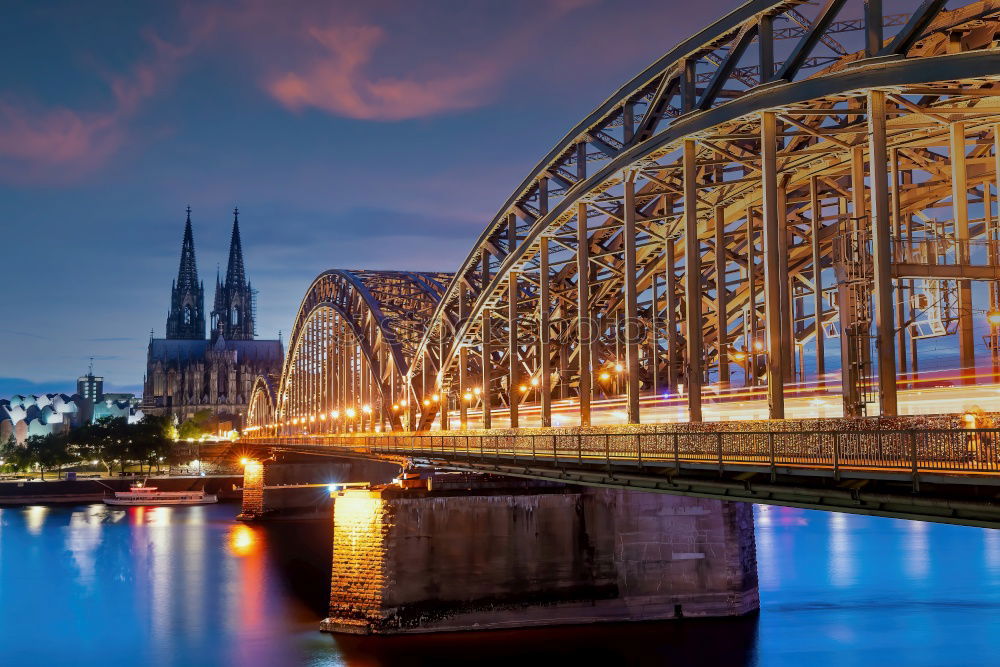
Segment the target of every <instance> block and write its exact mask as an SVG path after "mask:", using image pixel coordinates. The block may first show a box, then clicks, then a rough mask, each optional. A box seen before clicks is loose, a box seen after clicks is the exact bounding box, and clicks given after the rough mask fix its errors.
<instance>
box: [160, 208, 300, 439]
mask: <svg viewBox="0 0 1000 667" xmlns="http://www.w3.org/2000/svg"><path fill="white" fill-rule="evenodd" d="M213 304H214V305H213V308H212V312H211V313H210V314H209V317H208V318H207V319H208V321H209V322H210V324H211V331H210V335H209V336H207V337H206V335H205V323H206V317H205V285H204V283H202V282H201V281H200V280H199V279H198V266H197V263H196V262H195V255H194V232H193V231H192V229H191V209H190V207H189V208H188V209H187V220H186V221H185V223H184V240H183V242H182V243H181V262H180V268H179V269H178V271H177V279H176V280H174V283H173V286H172V288H171V293H170V311H169V312H168V313H167V327H166V337H165V338H152V337H151V338H150V339H149V350H148V353H147V358H146V359H147V361H146V378H145V382H144V390H143V411H144V412H146V413H147V414H157V415H172V416H174V417H176V419H177V420H178V421H184V420H185V419H187V418H189V417H191V416H192V415H193V414H194V413H196V412H199V411H201V410H209V411H211V412H212V413H213V414H215V415H216V416H218V417H219V418H221V419H224V420H227V421H231V422H232V423H233V424H234V425H235V426H236V427H237V428H238V427H240V426H242V424H243V419H244V417H245V413H246V407H247V403H248V402H249V400H250V392H251V391H252V390H253V383H254V379H255V378H256V377H257V376H258V375H264V376H268V375H271V376H274V377H278V376H280V375H281V364H282V362H283V361H284V350H283V349H282V345H281V341H280V340H256V334H257V331H256V326H255V324H256V323H255V310H256V300H255V298H254V290H253V288H252V287H251V286H250V282H249V281H248V280H247V277H246V269H245V267H244V264H243V246H242V243H241V241H240V222H239V209H236V210H234V211H233V234H232V238H231V240H230V243H229V262H228V265H227V266H226V277H225V280H221V279H220V277H219V276H218V275H217V276H216V278H215V301H214V302H213Z"/></svg>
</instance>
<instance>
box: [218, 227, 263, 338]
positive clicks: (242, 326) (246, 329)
mask: <svg viewBox="0 0 1000 667" xmlns="http://www.w3.org/2000/svg"><path fill="white" fill-rule="evenodd" d="M254 335H255V326H254V299H253V290H251V288H250V284H249V283H248V282H247V277H246V269H245V267H244V265H243V244H242V242H241V240H240V210H239V209H238V208H234V209H233V235H232V238H231V240H230V242H229V264H228V266H227V267H226V277H225V280H223V281H222V283H221V284H219V282H218V279H217V280H216V286H215V308H214V309H213V310H212V340H216V339H217V338H219V337H220V336H221V337H225V339H226V340H253V339H254Z"/></svg>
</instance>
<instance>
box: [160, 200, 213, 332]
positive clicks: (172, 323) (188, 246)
mask: <svg viewBox="0 0 1000 667" xmlns="http://www.w3.org/2000/svg"><path fill="white" fill-rule="evenodd" d="M204 301H205V290H204V287H203V286H202V284H201V282H200V281H199V280H198V265H197V263H196V262H195V257H194V232H193V231H192V230H191V207H190V206H188V207H187V218H186V219H185V221H184V240H183V241H182V242H181V262H180V267H179V268H178V269H177V280H175V281H174V284H173V286H172V288H171V295H170V313H169V314H168V315H167V338H181V339H195V340H198V339H203V338H204V337H205V302H204Z"/></svg>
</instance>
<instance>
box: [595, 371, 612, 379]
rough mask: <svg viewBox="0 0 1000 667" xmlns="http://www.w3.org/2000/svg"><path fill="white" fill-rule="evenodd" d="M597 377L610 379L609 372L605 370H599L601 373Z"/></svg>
mask: <svg viewBox="0 0 1000 667" xmlns="http://www.w3.org/2000/svg"><path fill="white" fill-rule="evenodd" d="M597 378H598V379H599V380H605V381H607V380H610V379H611V373H609V372H607V371H601V374H600V375H598V376H597Z"/></svg>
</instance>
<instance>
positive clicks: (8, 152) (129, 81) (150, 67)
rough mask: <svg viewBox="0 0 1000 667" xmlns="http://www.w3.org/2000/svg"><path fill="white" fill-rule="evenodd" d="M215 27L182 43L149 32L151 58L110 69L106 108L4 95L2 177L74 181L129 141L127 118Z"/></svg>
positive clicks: (0, 122) (0, 99)
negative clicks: (112, 71) (114, 71)
mask: <svg viewBox="0 0 1000 667" xmlns="http://www.w3.org/2000/svg"><path fill="white" fill-rule="evenodd" d="M209 31H210V27H209V26H207V25H206V26H205V28H204V30H201V31H194V32H192V33H191V34H189V35H188V39H187V41H186V42H185V43H183V44H180V45H176V44H171V43H169V42H166V41H164V40H162V39H160V38H159V37H158V36H156V35H155V34H152V33H148V34H147V35H146V38H147V41H148V42H149V43H150V45H151V47H152V53H151V55H150V56H149V57H148V58H146V59H145V60H143V61H140V62H138V63H136V64H135V65H133V66H132V67H131V68H130V69H129V70H128V71H127V72H125V73H124V74H122V73H118V74H105V78H106V80H107V84H108V88H109V91H110V94H111V101H110V104H109V105H108V106H109V108H107V109H105V110H102V111H86V110H80V109H75V108H72V107H69V106H45V105H42V104H40V103H39V102H36V101H34V100H30V99H24V98H17V97H15V96H13V95H10V94H7V95H0V180H3V181H7V182H15V183H22V184H23V183H36V182H44V183H51V182H53V181H55V182H65V181H73V180H76V179H77V178H78V177H80V176H81V175H83V174H84V173H86V172H87V171H89V170H93V169H94V168H95V167H98V166H100V165H102V164H104V163H105V162H106V161H107V159H108V158H109V157H111V156H112V155H113V154H115V153H116V152H117V151H118V150H119V149H120V148H121V146H122V145H123V143H124V142H125V140H126V138H127V135H128V131H127V127H126V125H127V121H128V120H129V119H130V118H131V117H132V116H134V115H135V113H136V112H137V111H138V110H139V109H140V107H141V106H142V104H143V103H144V102H146V101H147V100H148V99H149V98H151V97H153V95H155V94H156V93H157V92H158V91H159V90H160V89H161V88H162V86H163V85H164V83H165V82H166V81H168V80H170V79H171V78H172V77H173V75H174V73H175V71H176V69H177V65H178V64H179V62H180V61H181V60H182V59H183V58H185V57H186V56H187V55H188V54H190V53H191V52H192V51H193V50H194V48H195V46H196V44H197V43H198V42H199V41H200V40H201V39H202V38H203V37H204V36H205V35H207V33H208V32H209Z"/></svg>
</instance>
